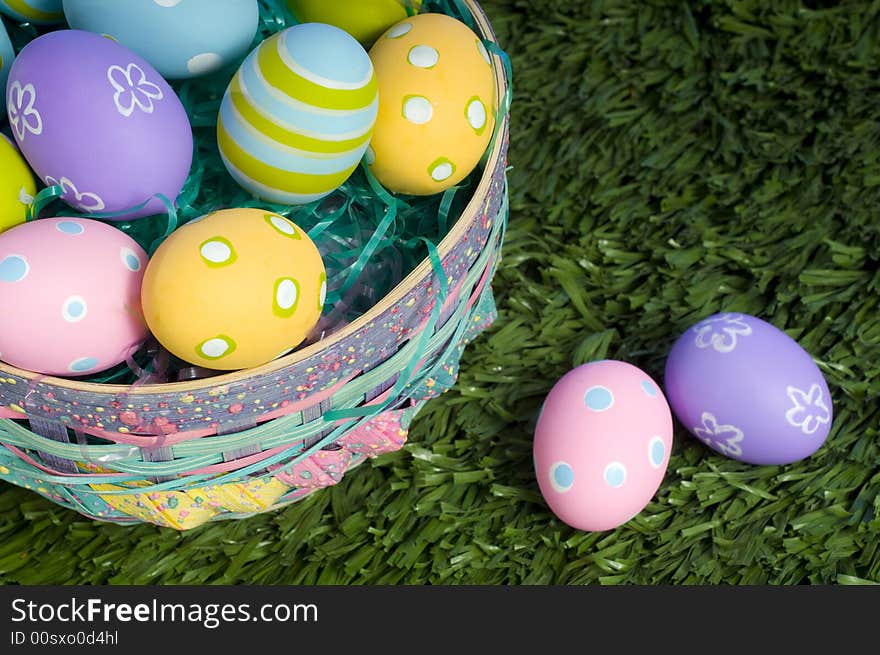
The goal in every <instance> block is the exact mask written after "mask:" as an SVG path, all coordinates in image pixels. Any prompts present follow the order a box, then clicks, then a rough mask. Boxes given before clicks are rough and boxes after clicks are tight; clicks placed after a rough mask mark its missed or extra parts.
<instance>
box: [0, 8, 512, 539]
mask: <svg viewBox="0 0 880 655" xmlns="http://www.w3.org/2000/svg"><path fill="white" fill-rule="evenodd" d="M466 4H467V6H468V8H469V9H470V11H471V12H472V14H473V16H474V18H475V21H476V23H477V25H478V27H479V28H480V29H482V30H483V32H484V36H485V37H486V38H489V39H492V38H493V35H492V34H491V29H490V27H489V24H488V21H487V20H486V18H485V15H484V14H483V13H482V11H481V10H480V9H479V7H478V6H477V4H476V3H475V2H473V1H472V0H468V2H466ZM496 71H497V78H498V83H499V92H501V93H503V92H504V90H505V81H504V75H503V72H502V69H501V67H500V66H499V65H496ZM507 143H508V124H507V118H506V117H505V119H504V122H503V125H502V127H501V129H500V131H499V135H498V138H497V140H496V141H495V144H494V146H493V149H492V152H491V153H490V156H489V159H488V164H487V166H486V169H485V171H484V172H483V176H482V179H481V181H480V184H479V185H478V187H477V190H476V192H475V195H474V197H473V198H472V199H471V202H470V203H469V204H468V206H467V208H466V209H465V211H464V213H463V215H462V216H461V217H460V218H459V220H458V222H457V223H456V224H455V226H453V228H452V230H451V231H450V233H449V234H448V235H447V237H446V238H445V239H444V240H443V241H442V242H441V243H440V244H439V246H438V248H437V249H436V255H432V256H430V257H429V258H427V259H426V260H425V261H424V262H423V263H422V264H421V265H420V266H419V267H418V268H417V269H416V270H415V271H413V273H412V274H410V275H409V276H408V277H407V278H406V279H405V280H404V281H403V282H401V283H400V284H399V285H398V286H397V288H395V289H394V290H393V291H392V292H391V293H390V294H389V295H388V296H387V297H386V298H384V299H383V300H382V301H381V302H380V303H378V305H376V306H375V307H374V308H373V309H371V310H370V311H369V312H368V313H367V314H365V315H364V316H362V317H361V318H359V319H358V320H356V321H355V322H354V323H352V324H351V325H348V326H346V327H345V328H344V329H342V330H340V331H339V332H338V333H335V334H332V335H330V336H329V337H327V338H326V339H324V340H322V341H319V342H317V343H315V344H312V345H310V346H308V347H306V348H303V349H302V350H300V351H297V352H295V353H293V354H291V355H288V356H287V357H284V358H282V359H280V360H276V361H274V362H271V363H270V364H268V365H266V366H263V367H260V368H258V369H252V370H248V371H239V372H236V373H230V374H226V375H222V376H218V377H214V378H207V379H202V380H196V381H192V382H181V383H173V384H163V385H149V384H144V385H140V386H139V385H135V386H133V387H122V386H116V385H97V384H88V383H80V382H76V381H71V380H59V379H56V378H46V377H40V376H34V375H33V374H30V373H27V372H25V371H20V370H17V369H14V368H12V367H8V366H6V365H0V479H4V480H6V481H9V482H12V483H14V484H18V485H20V486H24V487H27V488H29V489H33V490H34V491H36V492H37V493H40V494H42V495H44V496H46V497H47V498H50V499H52V500H53V501H55V502H57V503H59V504H61V505H64V506H66V507H69V508H71V509H74V510H76V511H78V512H80V513H82V514H84V515H86V516H88V517H92V518H96V519H100V520H109V521H115V522H119V523H136V522H142V521H146V522H150V523H155V524H158V525H163V526H167V527H172V528H176V529H189V528H193V527H196V526H198V525H201V524H202V523H205V522H206V521H211V520H218V519H224V518H240V517H243V516H247V515H251V514H253V513H255V512H261V511H265V510H268V509H273V508H276V507H280V506H283V505H285V504H288V503H290V502H293V501H295V500H298V499H300V498H302V497H304V496H306V495H308V494H309V493H312V492H313V491H315V490H317V489H320V488H322V487H326V486H328V485H331V484H335V483H337V482H338V481H339V480H340V479H341V478H342V476H343V475H344V473H345V472H346V471H347V470H349V469H351V468H352V467H354V466H356V465H357V464H359V463H361V462H362V461H364V460H365V458H367V457H373V456H376V455H379V454H382V453H385V452H389V451H392V450H396V449H398V448H400V447H401V446H402V445H403V444H404V442H405V441H406V438H407V433H408V428H409V424H410V422H411V420H412V418H413V417H414V416H415V414H416V413H417V412H418V411H419V409H420V408H421V407H422V406H423V405H424V403H425V402H427V401H428V400H429V399H431V398H433V397H436V396H437V395H439V394H441V393H443V392H444V391H446V390H447V389H449V388H450V387H451V386H452V385H453V384H454V382H455V379H456V377H457V372H458V361H459V359H460V357H461V354H462V352H463V350H464V347H465V346H466V345H467V344H468V343H469V342H470V341H471V340H472V339H473V338H474V337H475V336H476V335H477V334H479V333H480V332H481V331H482V330H484V329H485V328H486V327H488V326H489V325H490V324H491V323H492V321H493V320H494V318H495V304H494V299H493V296H492V290H491V284H490V283H491V279H492V275H493V274H494V271H495V268H496V266H497V263H498V259H499V257H500V250H501V244H502V242H503V236H504V228H505V226H506V222H507V216H508V205H507V188H506V179H505V169H506V161H507V159H506V156H507ZM441 265H442V272H441V268H440V266H441Z"/></svg>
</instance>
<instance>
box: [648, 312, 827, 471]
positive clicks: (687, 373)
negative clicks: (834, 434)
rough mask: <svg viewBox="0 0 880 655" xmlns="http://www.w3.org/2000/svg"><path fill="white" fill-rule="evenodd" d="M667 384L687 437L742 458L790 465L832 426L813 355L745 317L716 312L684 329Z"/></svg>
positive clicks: (778, 332) (809, 451)
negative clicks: (687, 434)
mask: <svg viewBox="0 0 880 655" xmlns="http://www.w3.org/2000/svg"><path fill="white" fill-rule="evenodd" d="M665 384H666V395H667V398H668V399H669V404H670V405H671V407H672V410H673V412H674V413H675V415H676V417H678V420H679V421H680V422H681V423H682V424H684V426H685V427H686V428H687V429H688V430H689V431H690V432H691V434H693V435H694V436H695V437H697V438H698V439H699V440H700V441H702V442H704V443H705V444H706V445H708V446H709V447H710V448H712V449H714V450H716V451H718V452H719V453H722V454H724V455H727V456H728V457H730V458H732V459H736V460H739V461H742V462H748V463H750V464H790V463H791V462H796V461H798V460H800V459H803V458H805V457H809V456H810V455H812V454H813V453H814V452H816V451H817V450H818V449H819V448H820V447H821V446H822V444H823V443H824V442H825V439H826V438H827V437H828V432H829V431H830V429H831V420H832V405H831V394H830V393H829V391H828V385H827V384H826V382H825V378H824V377H823V376H822V373H821V372H820V371H819V367H818V366H816V364H815V362H814V361H813V359H812V357H810V355H809V354H808V353H807V352H806V351H805V350H804V349H803V348H802V347H801V346H800V345H799V344H798V343H797V342H796V341H795V340H794V339H792V338H791V337H789V336H788V335H787V334H785V333H784V332H782V331H781V330H779V329H778V328H776V327H774V326H773V325H771V324H770V323H767V322H766V321H762V320H761V319H759V318H755V317H754V316H749V315H747V314H734V313H726V314H715V315H714V316H710V317H709V318H707V319H705V320H703V321H700V322H699V323H697V324H696V325H695V326H693V327H692V328H690V329H689V330H688V331H687V332H685V333H684V334H683V335H682V336H681V337H680V338H679V339H678V341H676V342H675V345H674V346H673V347H672V351H671V352H670V354H669V359H668V360H667V362H666V373H665Z"/></svg>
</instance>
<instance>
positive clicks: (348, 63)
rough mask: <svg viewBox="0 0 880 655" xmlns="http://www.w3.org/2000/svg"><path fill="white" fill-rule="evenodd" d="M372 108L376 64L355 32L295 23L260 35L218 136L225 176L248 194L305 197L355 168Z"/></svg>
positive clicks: (282, 200) (226, 103) (319, 193)
mask: <svg viewBox="0 0 880 655" xmlns="http://www.w3.org/2000/svg"><path fill="white" fill-rule="evenodd" d="M377 112H378V87H377V84H376V77H375V74H374V72H373V64H372V62H371V61H370V57H369V55H368V54H367V52H366V51H365V50H364V49H363V47H362V46H361V45H360V44H359V43H358V42H357V41H356V40H355V39H354V37H352V36H351V35H350V34H348V33H346V32H345V31H343V30H341V29H339V28H337V27H333V26H332V25H324V24H320V23H307V24H303V25H294V26H293V27H289V28H287V29H286V30H284V31H282V32H279V33H277V34H275V35H273V36H271V37H270V38H268V39H266V40H265V41H263V43H261V44H260V45H259V46H258V47H257V48H256V49H254V50H253V51H252V52H251V53H250V54H249V55H248V57H247V58H246V59H245V60H244V62H243V63H242V65H241V67H240V68H239V70H238V71H237V72H236V74H235V76H234V77H233V78H232V82H231V83H230V84H229V88H228V89H227V91H226V94H225V95H224V97H223V100H222V102H221V104H220V116H219V119H218V121H217V142H218V145H219V147H220V155H221V157H222V159H223V162H224V164H225V165H226V168H227V170H228V171H229V173H230V175H232V177H233V178H234V179H235V180H236V181H237V182H238V183H239V184H240V185H241V186H242V187H244V188H245V189H247V190H248V191H250V192H251V193H252V194H253V195H255V196H256V197H258V198H262V199H264V200H268V201H271V202H274V203H279V204H286V205H299V204H305V203H309V202H312V201H314V200H318V199H320V198H322V197H324V196H326V195H327V194H329V193H331V192H332V191H334V190H335V189H337V188H338V187H339V186H341V185H342V184H343V183H344V182H345V181H346V180H347V179H348V178H349V177H350V176H351V174H352V173H353V172H354V170H355V168H357V166H358V164H359V163H360V161H361V158H362V157H363V155H364V152H365V151H366V149H367V146H368V145H369V142H370V137H371V136H372V133H373V126H374V125H375V122H376V114H377Z"/></svg>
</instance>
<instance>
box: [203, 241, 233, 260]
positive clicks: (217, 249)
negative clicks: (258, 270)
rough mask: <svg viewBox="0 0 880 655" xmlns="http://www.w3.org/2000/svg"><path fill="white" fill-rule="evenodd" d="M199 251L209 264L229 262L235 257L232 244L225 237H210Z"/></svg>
mask: <svg viewBox="0 0 880 655" xmlns="http://www.w3.org/2000/svg"><path fill="white" fill-rule="evenodd" d="M199 252H200V253H201V255H202V259H204V260H205V261H206V262H207V263H208V264H227V263H229V262H230V260H231V259H232V258H233V254H234V251H233V249H232V244H230V243H229V242H228V241H226V240H225V239H220V238H217V239H210V240H208V241H206V242H205V243H203V244H202V246H201V248H200V249H199Z"/></svg>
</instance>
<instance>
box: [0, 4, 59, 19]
mask: <svg viewBox="0 0 880 655" xmlns="http://www.w3.org/2000/svg"><path fill="white" fill-rule="evenodd" d="M0 12H3V13H4V14H6V15H7V16H9V17H10V18H13V19H15V20H17V21H20V22H22V23H25V22H27V23H33V24H34V25H50V24H52V23H60V22H62V21H63V20H64V12H62V10H61V0H0Z"/></svg>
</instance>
